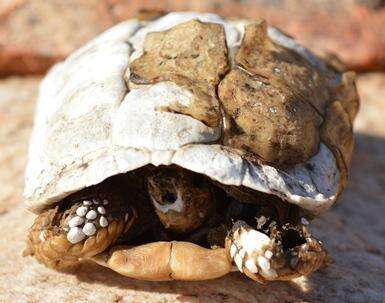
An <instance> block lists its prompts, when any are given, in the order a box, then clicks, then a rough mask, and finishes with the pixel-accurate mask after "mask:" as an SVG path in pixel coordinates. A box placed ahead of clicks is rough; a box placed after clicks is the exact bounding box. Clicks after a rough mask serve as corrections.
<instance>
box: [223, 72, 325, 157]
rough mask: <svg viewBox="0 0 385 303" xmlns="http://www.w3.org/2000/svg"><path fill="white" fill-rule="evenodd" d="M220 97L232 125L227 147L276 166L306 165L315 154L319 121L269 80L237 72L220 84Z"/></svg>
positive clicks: (312, 110)
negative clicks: (302, 163) (247, 153)
mask: <svg viewBox="0 0 385 303" xmlns="http://www.w3.org/2000/svg"><path fill="white" fill-rule="evenodd" d="M219 96H220V99H221V101H222V104H223V107H224V109H225V110H226V112H227V113H228V114H229V115H230V117H231V118H232V120H233V122H234V125H233V127H234V130H233V131H232V133H233V134H232V135H230V136H229V137H228V138H226V139H225V140H226V142H225V144H226V145H229V146H231V147H235V148H238V149H240V150H244V151H246V152H249V153H250V154H251V155H254V156H257V157H258V159H260V160H262V161H264V162H267V163H273V164H278V165H288V164H294V163H301V162H305V161H306V160H307V158H308V157H309V156H311V155H313V154H315V153H317V152H318V146H319V134H318V129H319V127H320V125H321V123H322V118H321V117H320V116H319V115H318V113H317V112H316V111H315V110H314V109H313V107H312V106H311V105H309V104H306V103H303V102H302V101H301V100H299V99H298V98H296V97H295V96H293V95H289V94H285V92H284V91H282V90H281V89H280V88H278V87H275V86H274V85H272V84H271V83H270V82H269V80H266V79H264V78H262V77H258V76H251V75H249V74H247V73H246V72H244V71H242V70H240V69H236V70H233V71H231V72H230V73H229V74H228V75H227V76H226V78H225V79H224V80H223V81H222V82H221V84H220V86H219Z"/></svg>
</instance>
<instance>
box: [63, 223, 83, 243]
mask: <svg viewBox="0 0 385 303" xmlns="http://www.w3.org/2000/svg"><path fill="white" fill-rule="evenodd" d="M85 237H86V235H85V234H84V233H83V231H82V229H81V228H79V227H72V228H71V229H70V231H69V232H68V234H67V240H68V241H70V242H71V243H72V244H75V243H78V242H80V241H82V240H83V239H84V238H85Z"/></svg>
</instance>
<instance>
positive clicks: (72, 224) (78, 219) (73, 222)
mask: <svg viewBox="0 0 385 303" xmlns="http://www.w3.org/2000/svg"><path fill="white" fill-rule="evenodd" d="M83 223H84V218H82V217H78V216H75V217H73V218H72V219H71V220H69V221H68V226H69V227H76V226H79V225H81V224H83Z"/></svg>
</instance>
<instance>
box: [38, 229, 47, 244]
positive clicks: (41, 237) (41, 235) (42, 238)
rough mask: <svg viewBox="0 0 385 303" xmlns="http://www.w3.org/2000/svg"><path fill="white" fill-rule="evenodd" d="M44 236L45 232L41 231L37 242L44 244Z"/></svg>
mask: <svg viewBox="0 0 385 303" xmlns="http://www.w3.org/2000/svg"><path fill="white" fill-rule="evenodd" d="M45 236H46V234H45V231H44V230H42V231H41V232H40V234H39V240H40V241H41V242H44V241H45Z"/></svg>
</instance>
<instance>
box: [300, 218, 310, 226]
mask: <svg viewBox="0 0 385 303" xmlns="http://www.w3.org/2000/svg"><path fill="white" fill-rule="evenodd" d="M301 224H302V225H309V221H308V220H306V218H301Z"/></svg>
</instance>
